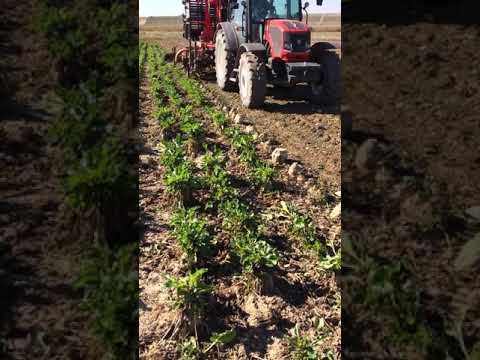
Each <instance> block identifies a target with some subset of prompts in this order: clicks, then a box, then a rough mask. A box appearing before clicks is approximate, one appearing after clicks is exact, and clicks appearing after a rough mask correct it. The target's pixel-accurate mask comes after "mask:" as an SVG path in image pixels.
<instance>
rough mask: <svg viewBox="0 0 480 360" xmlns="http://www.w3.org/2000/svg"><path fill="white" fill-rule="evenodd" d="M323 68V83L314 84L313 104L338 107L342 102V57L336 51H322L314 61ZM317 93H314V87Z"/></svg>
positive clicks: (316, 55)
mask: <svg viewBox="0 0 480 360" xmlns="http://www.w3.org/2000/svg"><path fill="white" fill-rule="evenodd" d="M313 60H314V61H315V62H317V63H319V64H321V65H322V67H323V69H324V70H323V81H322V83H321V84H312V102H314V103H315V104H319V105H327V106H338V105H339V104H340V101H341V92H342V86H341V66H340V56H339V54H338V53H337V50H335V49H320V51H318V52H317V53H316V54H315V56H314V59H313ZM314 86H315V87H316V89H317V91H313V87H314Z"/></svg>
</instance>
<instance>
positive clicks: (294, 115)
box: [205, 81, 341, 190]
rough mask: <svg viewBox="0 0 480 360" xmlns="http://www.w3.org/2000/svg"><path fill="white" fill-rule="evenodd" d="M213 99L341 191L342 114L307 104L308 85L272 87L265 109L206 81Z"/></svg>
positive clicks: (336, 110) (321, 180)
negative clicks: (247, 105) (243, 102)
mask: <svg viewBox="0 0 480 360" xmlns="http://www.w3.org/2000/svg"><path fill="white" fill-rule="evenodd" d="M205 84H206V86H207V87H208V89H209V90H210V91H211V93H212V94H213V96H214V97H215V98H217V99H218V100H219V101H220V102H221V103H223V104H224V105H225V106H226V107H227V108H228V110H230V109H233V110H234V111H235V113H237V114H241V115H242V116H243V117H244V118H246V119H248V120H249V121H250V122H252V124H253V126H254V128H255V129H256V131H257V132H258V133H259V134H264V136H265V138H266V139H270V140H271V141H272V143H273V144H276V146H278V147H285V148H286V149H287V150H288V151H289V157H290V159H291V160H292V161H297V162H299V163H300V164H302V165H303V166H304V167H305V168H307V169H308V170H309V172H310V173H311V174H312V175H313V176H315V178H317V180H318V181H320V182H321V183H323V184H327V186H328V187H331V188H334V189H335V190H339V188H340V164H341V160H340V146H341V139H340V130H341V126H340V115H339V111H338V109H336V108H328V109H321V108H319V107H318V106H316V105H313V104H311V103H309V102H308V101H306V100H305V99H308V98H309V96H310V89H309V87H307V86H298V87H296V88H294V89H274V88H269V89H268V92H267V99H266V103H265V106H264V107H263V108H262V109H253V110H251V109H246V108H244V107H242V106H241V103H240V98H239V94H238V93H236V92H223V91H221V90H220V89H218V87H217V85H216V83H215V82H211V81H210V82H205Z"/></svg>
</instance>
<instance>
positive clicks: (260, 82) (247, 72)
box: [238, 52, 267, 108]
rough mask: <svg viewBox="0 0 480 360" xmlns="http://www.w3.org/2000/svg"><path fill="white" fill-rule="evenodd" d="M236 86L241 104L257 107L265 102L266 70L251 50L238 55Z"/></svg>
mask: <svg viewBox="0 0 480 360" xmlns="http://www.w3.org/2000/svg"><path fill="white" fill-rule="evenodd" d="M238 86H239V88H240V99H241V100H242V104H243V106H245V107H248V108H258V107H261V106H262V105H263V104H264V103H265V95H266V93H267V70H266V68H265V64H264V63H263V62H262V61H261V60H260V59H259V58H258V57H257V56H256V55H255V54H253V53H251V52H245V53H243V54H242V55H241V57H240V66H239V70H238Z"/></svg>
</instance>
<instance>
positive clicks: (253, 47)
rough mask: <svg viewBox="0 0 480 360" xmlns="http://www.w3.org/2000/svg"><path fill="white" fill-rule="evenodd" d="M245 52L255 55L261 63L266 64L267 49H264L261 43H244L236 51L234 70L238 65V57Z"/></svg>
mask: <svg viewBox="0 0 480 360" xmlns="http://www.w3.org/2000/svg"><path fill="white" fill-rule="evenodd" d="M246 52H251V53H253V54H255V55H256V56H257V57H258V58H259V59H260V61H261V62H264V63H265V62H267V49H266V48H265V45H263V44H261V43H245V44H242V45H240V48H239V49H238V51H237V59H236V61H235V67H236V68H237V67H238V65H239V64H240V57H241V56H242V54H243V53H246Z"/></svg>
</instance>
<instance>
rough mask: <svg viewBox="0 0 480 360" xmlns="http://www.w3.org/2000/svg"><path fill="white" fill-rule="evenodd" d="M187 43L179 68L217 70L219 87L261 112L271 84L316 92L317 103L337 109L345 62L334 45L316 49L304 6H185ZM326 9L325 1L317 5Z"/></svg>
mask: <svg viewBox="0 0 480 360" xmlns="http://www.w3.org/2000/svg"><path fill="white" fill-rule="evenodd" d="M183 4H184V6H185V14H184V37H185V38H186V39H187V40H188V41H189V46H188V47H187V48H184V49H182V50H180V51H179V52H178V53H177V54H176V57H175V61H176V62H183V64H184V66H185V67H186V68H187V69H188V71H189V72H190V71H193V72H202V71H208V70H209V69H211V68H213V67H214V68H215V73H216V78H217V83H218V86H219V87H220V88H221V89H222V90H225V91H233V90H235V89H237V87H238V89H239V92H240V97H241V100H242V104H243V105H244V106H246V107H249V108H255V107H261V106H262V105H263V104H264V101H265V95H266V92H267V84H271V85H275V86H280V87H292V86H296V85H297V84H300V83H308V84H310V86H311V90H312V96H311V100H312V101H313V102H315V103H318V104H324V105H333V104H337V103H338V100H339V97H340V59H339V56H338V54H337V52H336V51H335V47H334V46H333V45H331V44H329V43H324V42H322V43H316V44H314V45H311V33H312V31H311V28H310V27H309V26H308V24H307V23H304V22H302V20H303V12H305V13H306V14H307V20H308V13H307V12H306V9H307V7H308V6H309V4H308V2H307V3H305V5H304V6H303V7H302V1H301V0H243V1H240V0H183ZM317 4H318V5H321V4H322V0H317Z"/></svg>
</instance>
